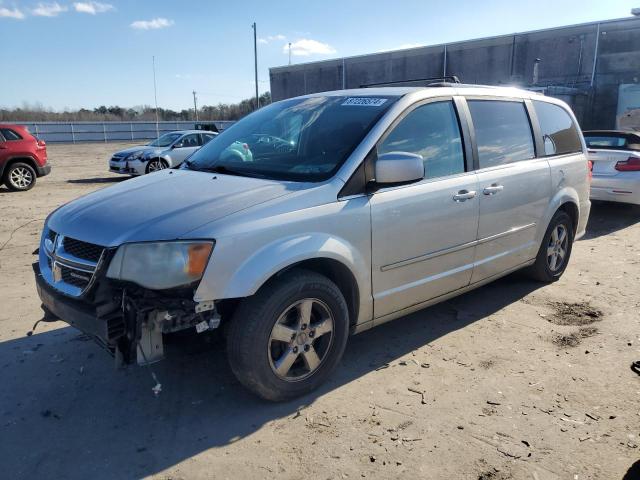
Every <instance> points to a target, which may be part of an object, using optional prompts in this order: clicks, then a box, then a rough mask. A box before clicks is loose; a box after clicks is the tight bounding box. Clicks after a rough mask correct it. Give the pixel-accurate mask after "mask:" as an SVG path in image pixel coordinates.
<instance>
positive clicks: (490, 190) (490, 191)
mask: <svg viewBox="0 0 640 480" xmlns="http://www.w3.org/2000/svg"><path fill="white" fill-rule="evenodd" d="M502 190H504V186H503V185H498V184H496V183H494V184H493V185H491V186H490V187H485V188H484V190H482V193H484V194H485V195H495V194H496V193H499V192H501V191H502Z"/></svg>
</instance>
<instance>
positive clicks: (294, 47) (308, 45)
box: [282, 38, 336, 57]
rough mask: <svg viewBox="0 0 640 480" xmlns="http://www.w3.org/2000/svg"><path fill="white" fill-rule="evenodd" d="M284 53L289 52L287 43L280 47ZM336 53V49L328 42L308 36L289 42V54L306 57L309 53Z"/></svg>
mask: <svg viewBox="0 0 640 480" xmlns="http://www.w3.org/2000/svg"><path fill="white" fill-rule="evenodd" d="M282 51H283V52H284V53H287V54H288V53H289V45H285V46H284V47H283V48H282ZM332 53H336V49H335V48H333V47H332V46H331V45H329V44H328V43H322V42H319V41H317V40H311V39H309V38H302V39H300V40H297V41H295V42H293V43H291V55H295V56H297V57H308V56H309V55H329V54H332Z"/></svg>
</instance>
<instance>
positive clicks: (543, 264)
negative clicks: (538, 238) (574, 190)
mask: <svg viewBox="0 0 640 480" xmlns="http://www.w3.org/2000/svg"><path fill="white" fill-rule="evenodd" d="M573 235H574V230H573V221H572V220H571V217H570V216H569V215H568V214H567V213H566V212H564V211H562V210H560V211H558V212H556V213H555V215H554V216H553V218H552V219H551V221H550V222H549V226H548V227H547V231H546V232H545V234H544V238H543V239H542V244H541V245H540V250H538V255H537V256H536V262H535V263H534V264H533V265H532V266H531V267H529V275H530V276H531V277H532V278H534V279H535V280H538V281H540V282H545V283H551V282H555V281H557V280H558V279H560V277H561V276H562V274H563V273H564V271H565V270H566V268H567V265H568V263H569V257H570V256H571V250H572V247H573Z"/></svg>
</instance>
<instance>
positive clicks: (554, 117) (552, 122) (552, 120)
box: [533, 100, 582, 155]
mask: <svg viewBox="0 0 640 480" xmlns="http://www.w3.org/2000/svg"><path fill="white" fill-rule="evenodd" d="M533 106H534V108H535V110H536V115H537V116H538V122H539V123H540V130H541V132H542V139H543V140H544V154H545V155H562V154H565V153H575V152H580V151H581V150H582V143H581V142H580V135H579V134H578V129H577V128H576V125H575V124H574V123H573V120H572V119H571V117H570V116H569V114H568V113H567V112H566V111H565V109H564V108H562V107H559V106H558V105H554V104H553V103H547V102H541V101H539V100H534V101H533Z"/></svg>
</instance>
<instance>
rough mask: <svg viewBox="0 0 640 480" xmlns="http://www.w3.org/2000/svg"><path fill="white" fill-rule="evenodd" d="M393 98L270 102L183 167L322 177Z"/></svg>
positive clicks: (300, 178)
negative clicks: (270, 103)
mask: <svg viewBox="0 0 640 480" xmlns="http://www.w3.org/2000/svg"><path fill="white" fill-rule="evenodd" d="M395 99H396V98H395V97H381V96H376V97H347V96H339V97H334V96H327V97H311V98H294V99H291V100H285V101H282V102H278V103H274V104H272V105H269V106H267V107H264V108H262V109H260V110H258V111H257V112H254V113H252V114H251V115H249V116H247V117H245V118H243V119H242V120H240V121H239V122H237V123H236V124H234V125H233V126H232V127H230V128H228V129H227V130H225V131H224V132H222V133H221V134H220V135H218V136H217V137H216V139H215V141H212V142H209V143H207V144H206V145H205V146H204V147H202V148H201V149H200V150H198V151H197V152H196V153H194V154H193V155H192V156H191V157H190V158H189V160H188V161H187V162H186V163H185V164H184V167H183V168H188V169H191V170H205V171H217V172H220V173H228V174H233V175H246V176H254V177H260V178H270V179H277V180H294V181H310V182H317V181H322V180H326V179H328V178H330V177H331V176H332V175H334V174H335V172H337V170H338V169H339V168H340V166H341V165H342V163H343V162H344V161H345V160H346V159H347V157H348V156H349V155H350V154H351V152H352V151H353V149H354V148H355V147H356V146H357V145H358V144H359V143H360V142H361V141H362V139H363V138H364V136H365V135H366V134H367V132H368V131H369V129H370V128H371V127H372V126H373V125H374V124H375V122H376V121H377V120H378V119H379V118H380V117H381V116H382V114H383V113H384V112H386V111H387V109H388V108H389V106H390V105H391V104H393V102H394V101H395Z"/></svg>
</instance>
